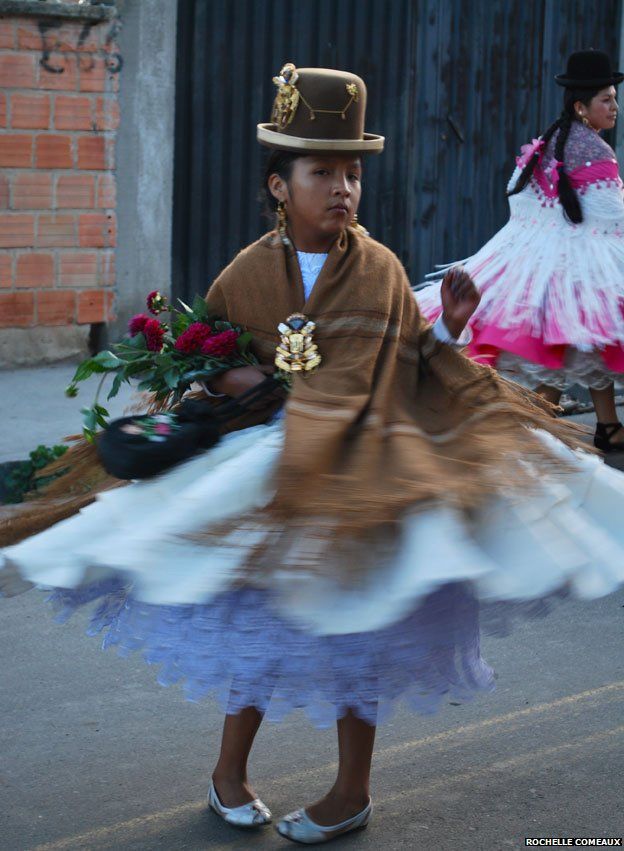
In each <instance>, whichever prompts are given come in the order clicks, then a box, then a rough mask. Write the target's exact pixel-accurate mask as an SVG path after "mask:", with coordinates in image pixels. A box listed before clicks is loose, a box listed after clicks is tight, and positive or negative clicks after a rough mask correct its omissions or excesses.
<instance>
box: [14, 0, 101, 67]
mask: <svg viewBox="0 0 624 851" xmlns="http://www.w3.org/2000/svg"><path fill="white" fill-rule="evenodd" d="M65 2H66V3H67V2H68V0H65ZM33 24H34V26H33ZM94 29H96V27H91V28H89V30H88V32H87V34H86V37H84V35H83V22H82V21H68V22H67V23H64V24H63V25H62V26H60V27H55V28H54V29H49V30H47V32H46V34H45V36H44V37H43V39H42V37H41V33H40V32H39V29H38V27H37V26H36V21H33V22H32V23H31V22H29V21H27V20H24V21H23V22H22V21H20V25H19V26H18V28H17V43H18V46H19V49H20V50H38V51H41V50H42V49H43V48H44V47H45V48H47V50H49V51H50V53H51V54H54V53H57V52H58V51H62V52H67V51H70V52H72V53H74V52H76V51H85V52H88V51H91V50H97V49H98V47H99V41H100V38H99V35H98V34H97V33H94V32H93V30H94ZM81 36H82V38H83V40H82V41H81ZM54 60H55V57H54V56H52V58H51V59H50V60H49V62H50V65H52V66H54V65H55V64H56V63H55V61H54Z"/></svg>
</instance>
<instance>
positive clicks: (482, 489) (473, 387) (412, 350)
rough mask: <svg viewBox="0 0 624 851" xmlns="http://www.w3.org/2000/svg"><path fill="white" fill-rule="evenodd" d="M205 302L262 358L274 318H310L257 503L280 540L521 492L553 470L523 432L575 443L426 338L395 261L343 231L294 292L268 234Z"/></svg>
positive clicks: (532, 398) (548, 457)
mask: <svg viewBox="0 0 624 851" xmlns="http://www.w3.org/2000/svg"><path fill="white" fill-rule="evenodd" d="M207 301H208V305H209V307H210V308H211V311H213V312H214V313H216V314H218V315H221V316H225V317H227V319H228V320H229V321H230V322H234V323H235V324H237V325H242V326H244V327H245V328H247V329H248V330H250V331H251V332H252V334H253V337H254V345H255V353H256V355H257V356H258V358H259V359H260V360H261V361H262V362H263V363H267V364H269V363H272V361H273V358H274V354H275V346H276V343H277V342H278V334H277V326H278V324H279V323H280V322H283V321H284V320H285V319H286V318H287V317H288V316H289V315H290V314H292V313H294V312H302V313H304V314H305V315H306V316H307V317H308V318H310V319H312V320H313V321H314V322H315V323H316V331H315V335H314V336H315V342H316V343H317V344H318V347H319V351H320V353H321V356H322V359H323V360H322V363H321V365H320V367H319V369H318V370H317V371H316V372H315V373H314V374H313V375H311V376H308V377H302V376H300V375H296V376H295V378H294V384H293V390H292V393H291V395H290V398H289V400H288V402H287V405H286V418H285V445H284V450H283V455H282V458H281V463H280V466H279V471H278V474H277V478H276V482H275V486H276V492H275V498H274V500H273V502H272V504H271V506H270V507H269V511H268V514H269V515H270V516H272V517H273V518H274V519H275V520H276V521H277V525H275V526H273V527H272V528H273V531H275V530H276V529H279V523H280V522H284V521H286V520H287V521H288V526H289V529H290V530H291V534H290V537H291V538H292V536H293V534H300V533H301V534H309V535H310V536H312V537H320V538H326V539H328V540H331V539H332V536H335V535H340V534H341V533H342V532H345V533H355V534H358V533H362V534H364V533H367V532H368V531H370V529H371V528H372V527H379V528H380V527H382V526H384V525H385V526H387V525H388V524H394V523H395V522H396V521H398V520H399V519H400V517H401V515H402V512H404V511H405V510H414V509H416V508H418V507H419V506H421V505H425V504H431V502H432V501H436V502H444V503H450V504H452V505H454V506H456V507H458V508H461V509H467V510H469V509H472V508H474V507H475V506H478V505H479V504H480V503H482V502H483V501H484V500H485V499H487V498H489V497H491V496H492V494H493V493H494V492H496V491H505V492H506V493H507V492H509V491H510V489H511V490H513V489H516V491H517V492H518V493H521V492H526V490H525V489H526V486H527V484H528V483H531V482H533V483H536V482H537V476H538V473H537V471H539V474H540V475H541V474H542V473H543V472H544V471H545V470H547V469H548V470H550V471H552V472H556V471H557V470H561V469H562V464H561V462H560V461H559V460H557V459H556V458H555V457H554V455H553V454H551V451H550V450H549V448H548V445H547V442H546V441H544V440H543V439H542V438H540V437H539V435H538V434H537V433H536V431H535V429H542V430H544V431H546V432H549V433H550V434H552V435H554V436H555V437H557V438H559V439H560V440H562V441H564V443H566V444H567V445H568V446H569V447H572V448H580V447H581V446H583V444H582V442H581V437H580V435H581V433H582V432H581V430H580V429H579V428H578V427H577V426H574V425H572V424H570V423H566V422H565V421H562V420H559V419H557V418H556V417H555V414H554V411H555V409H554V408H552V406H550V405H549V404H548V403H547V402H545V401H544V400H542V399H541V397H539V396H536V395H534V394H532V393H530V392H529V391H526V390H524V389H523V388H521V387H520V386H518V385H515V384H511V383H510V382H507V381H505V380H504V379H502V378H500V377H499V376H498V375H497V373H496V372H495V371H493V370H492V369H491V368H489V367H484V366H480V365H478V364H476V363H474V362H473V361H471V360H469V359H468V358H467V357H465V356H464V355H463V354H462V353H461V352H458V351H456V350H455V349H453V348H452V347H450V346H448V345H444V344H442V343H440V342H438V341H436V340H435V338H434V337H433V335H432V333H431V329H430V326H429V325H428V324H427V323H426V322H425V321H424V320H423V319H422V317H421V316H420V314H419V311H418V307H417V304H416V301H415V299H414V295H413V292H412V291H411V289H410V286H409V282H408V280H407V276H406V274H405V271H404V269H403V267H402V265H401V263H400V262H399V260H398V258H397V257H396V256H395V255H394V254H392V252H391V251H389V250H388V249H387V248H385V247H384V246H383V245H381V244H380V243H378V242H376V241H374V240H373V239H371V238H370V237H367V236H364V235H361V234H360V233H359V232H357V231H355V230H352V229H351V228H348V229H347V230H346V231H345V232H344V233H343V235H342V236H341V238H340V239H338V240H337V242H336V243H335V244H334V246H333V247H332V249H331V251H330V252H329V256H328V258H327V261H326V263H325V265H324V267H323V269H322V270H321V273H320V275H319V278H318V279H317V282H316V284H315V286H314V289H313V291H312V293H311V296H310V298H309V299H308V300H307V301H305V300H304V291H303V283H302V279H301V274H300V271H299V266H298V263H297V259H296V254H295V252H294V250H293V249H288V248H285V247H284V245H283V244H282V242H281V240H280V238H279V236H278V235H277V234H276V233H275V232H272V233H269V234H267V235H266V236H264V237H263V238H261V239H260V240H259V241H258V242H256V243H254V244H253V245H251V246H249V247H248V248H246V249H245V250H243V251H242V252H241V253H240V254H239V255H238V256H237V257H236V258H235V259H234V261H233V262H232V263H231V264H230V265H229V266H228V267H227V268H226V269H225V270H224V271H223V272H222V274H221V275H220V276H219V277H218V279H217V280H216V282H215V283H214V285H213V286H212V287H211V289H210V291H209V292H208V295H207ZM528 462H534V465H536V466H532V465H531V464H530V463H528ZM521 489H524V490H522V491H521ZM256 519H257V518H256ZM262 522H264V523H267V522H268V521H267V518H266V517H265V518H264V520H263V521H262ZM293 530H295V532H293Z"/></svg>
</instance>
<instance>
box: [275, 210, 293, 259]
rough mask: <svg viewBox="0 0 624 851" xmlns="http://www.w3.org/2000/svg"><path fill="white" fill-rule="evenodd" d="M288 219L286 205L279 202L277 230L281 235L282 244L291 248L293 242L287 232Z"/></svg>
mask: <svg viewBox="0 0 624 851" xmlns="http://www.w3.org/2000/svg"><path fill="white" fill-rule="evenodd" d="M287 221H288V219H287V217H286V205H285V204H284V202H283V201H278V202H277V230H278V232H279V235H280V239H281V240H282V243H283V244H284V245H286V246H288V247H289V248H290V247H292V242H291V241H290V239H289V238H288V234H287V232H286V223H287Z"/></svg>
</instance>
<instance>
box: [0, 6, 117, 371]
mask: <svg viewBox="0 0 624 851" xmlns="http://www.w3.org/2000/svg"><path fill="white" fill-rule="evenodd" d="M31 5H32V4H31ZM116 26H117V24H116V22H115V21H114V20H113V21H102V22H92V21H85V20H80V19H75V20H74V19H72V20H60V19H56V18H53V19H50V18H48V17H41V18H38V17H37V16H32V17H31V16H24V17H13V16H9V15H5V16H2V17H0V329H11V328H12V329H15V328H30V329H41V328H45V327H49V326H72V325H89V324H91V323H101V322H106V321H108V320H109V319H110V318H111V317H112V310H113V301H114V291H115V289H114V288H115V244H116V219H115V190H116V187H115V171H114V170H115V131H116V128H117V126H118V121H119V110H118V101H117V91H118V85H119V73H118V72H119V70H120V65H121V62H120V60H119V57H118V56H117V54H116V48H115V43H114V34H115V28H116ZM1 334H2V331H1V330H0V335H1ZM61 349H62V346H61ZM64 354H67V353H66V352H63V351H59V353H58V356H63V355H64Z"/></svg>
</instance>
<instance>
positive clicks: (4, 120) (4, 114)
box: [0, 92, 7, 127]
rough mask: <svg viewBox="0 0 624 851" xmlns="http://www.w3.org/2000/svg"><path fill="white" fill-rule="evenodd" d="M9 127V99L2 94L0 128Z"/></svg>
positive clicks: (0, 96)
mask: <svg viewBox="0 0 624 851" xmlns="http://www.w3.org/2000/svg"><path fill="white" fill-rule="evenodd" d="M6 126H7V99H6V95H5V94H3V93H2V92H0V127H6Z"/></svg>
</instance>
